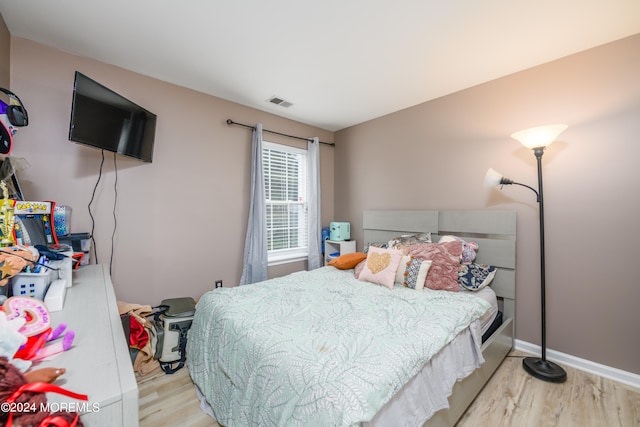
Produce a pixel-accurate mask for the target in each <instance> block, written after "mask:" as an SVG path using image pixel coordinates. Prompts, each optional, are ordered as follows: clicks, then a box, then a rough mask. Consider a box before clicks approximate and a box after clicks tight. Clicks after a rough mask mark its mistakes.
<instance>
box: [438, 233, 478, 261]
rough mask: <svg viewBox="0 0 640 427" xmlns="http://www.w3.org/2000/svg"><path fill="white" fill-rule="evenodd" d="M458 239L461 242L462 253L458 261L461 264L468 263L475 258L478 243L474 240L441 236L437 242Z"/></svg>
mask: <svg viewBox="0 0 640 427" xmlns="http://www.w3.org/2000/svg"><path fill="white" fill-rule="evenodd" d="M455 240H460V241H461V242H462V255H460V262H461V263H463V264H470V263H472V262H473V261H474V260H475V259H476V255H477V254H476V252H477V251H478V244H477V243H476V242H466V241H465V240H463V239H461V238H460V237H457V236H442V237H441V238H440V240H438V243H445V242H453V241H455Z"/></svg>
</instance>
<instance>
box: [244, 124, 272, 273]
mask: <svg viewBox="0 0 640 427" xmlns="http://www.w3.org/2000/svg"><path fill="white" fill-rule="evenodd" d="M251 153H252V158H251V199H250V200H249V221H248V222H247V236H246V238H245V241H244V264H243V266H242V276H241V277H240V284H241V285H248V284H250V283H257V282H261V281H263V280H267V279H268V273H267V266H268V258H267V216H266V204H265V198H264V175H263V173H262V124H261V123H258V124H257V125H256V127H255V129H254V130H253V141H252V144H251Z"/></svg>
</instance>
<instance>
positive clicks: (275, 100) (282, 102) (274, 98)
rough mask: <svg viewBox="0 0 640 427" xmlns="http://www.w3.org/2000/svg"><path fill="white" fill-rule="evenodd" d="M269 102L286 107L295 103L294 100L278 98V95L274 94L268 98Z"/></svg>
mask: <svg viewBox="0 0 640 427" xmlns="http://www.w3.org/2000/svg"><path fill="white" fill-rule="evenodd" d="M267 102H270V103H272V104H276V105H279V106H281V107H285V108H288V107H291V106H292V105H293V103H292V102H289V101H285V100H284V99H282V98H278V97H277V96H272V97H271V98H269V99H267Z"/></svg>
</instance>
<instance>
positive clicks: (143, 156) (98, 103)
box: [69, 71, 156, 163]
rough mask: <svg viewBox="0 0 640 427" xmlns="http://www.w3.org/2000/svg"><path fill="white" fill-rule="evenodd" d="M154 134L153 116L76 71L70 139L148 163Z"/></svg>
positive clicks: (150, 157) (151, 155) (154, 119)
mask: <svg viewBox="0 0 640 427" xmlns="http://www.w3.org/2000/svg"><path fill="white" fill-rule="evenodd" d="M155 131H156V115H155V114H153V113H151V112H149V111H148V110H145V109H144V108H142V107H140V106H139V105H137V104H135V103H133V102H131V101H129V100H128V99H126V98H124V97H123V96H121V95H118V94H117V93H116V92H114V91H112V90H111V89H109V88H106V87H105V86H103V85H101V84H100V83H98V82H96V81H95V80H92V79H90V78H89V77H87V76H85V75H84V74H82V73H80V72H79V71H76V75H75V83H74V86H73V102H72V105H71V123H70V125H69V140H71V141H75V142H79V143H81V144H85V145H89V146H92V147H96V148H100V149H102V150H107V151H112V152H114V153H118V154H122V155H124V156H129V157H133V158H135V159H139V160H142V161H143V162H149V163H150V162H151V161H152V159H153V143H154V139H155Z"/></svg>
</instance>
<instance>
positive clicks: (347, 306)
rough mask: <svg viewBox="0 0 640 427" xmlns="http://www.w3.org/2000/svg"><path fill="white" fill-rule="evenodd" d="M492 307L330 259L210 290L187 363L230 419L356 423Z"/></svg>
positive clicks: (219, 414) (223, 417) (199, 310)
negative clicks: (386, 280) (392, 281)
mask: <svg viewBox="0 0 640 427" xmlns="http://www.w3.org/2000/svg"><path fill="white" fill-rule="evenodd" d="M488 308H489V304H488V303H487V302H485V301H483V300H481V299H479V298H475V297H473V296H472V295H466V294H461V293H457V292H447V291H432V290H430V289H424V290H423V291H415V290H413V289H408V288H403V287H395V288H394V289H391V290H390V289H387V288H385V287H383V286H379V285H374V284H370V283H366V282H361V281H359V280H357V279H355V277H354V275H353V270H337V269H335V268H333V267H322V268H320V269H317V270H314V271H312V272H306V271H304V272H299V273H294V274H292V275H289V276H286V277H282V278H277V279H271V280H267V281H265V282H262V283H260V284H253V285H246V286H239V287H235V288H222V289H216V290H214V291H210V292H208V293H206V294H205V295H203V297H202V298H201V299H200V301H199V302H198V305H197V307H196V313H195V317H194V321H193V325H192V327H191V329H190V332H189V337H188V343H187V365H188V367H189V371H190V374H191V377H192V379H193V381H194V382H195V383H196V385H197V386H198V388H199V389H200V391H201V392H202V393H203V394H204V396H205V397H206V399H207V402H208V403H209V404H210V405H211V407H212V409H213V411H214V413H215V416H216V418H217V419H218V421H219V422H220V423H221V424H223V425H225V426H227V427H231V426H284V425H286V426H290V425H300V426H303V425H305V426H306V425H314V426H335V425H345V426H348V425H355V424H358V423H360V422H362V421H368V420H370V419H371V418H372V417H373V416H374V414H375V413H376V412H377V411H378V410H380V408H381V407H382V406H383V405H384V404H385V403H386V402H387V401H388V400H389V399H390V398H391V397H392V396H393V395H394V394H395V393H396V392H397V391H398V390H399V389H400V388H401V387H402V386H403V385H404V384H405V383H406V382H407V381H408V380H409V379H410V378H411V377H412V376H414V375H415V374H416V373H417V372H418V371H419V370H420V368H421V367H422V366H423V365H424V364H425V363H426V362H427V361H428V360H429V359H430V358H431V357H432V356H433V355H434V354H436V353H437V352H438V351H439V350H440V349H441V348H442V347H444V346H445V345H446V344H447V343H449V342H450V341H451V340H453V339H454V338H455V336H456V335H457V334H458V333H459V332H461V331H462V330H464V329H465V328H467V327H468V326H469V325H470V324H471V323H472V322H473V321H474V320H476V319H478V318H479V317H480V316H481V315H482V314H483V313H484V312H485V311H486V310H487V309H488ZM477 329H479V328H477ZM478 338H479V337H478Z"/></svg>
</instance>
